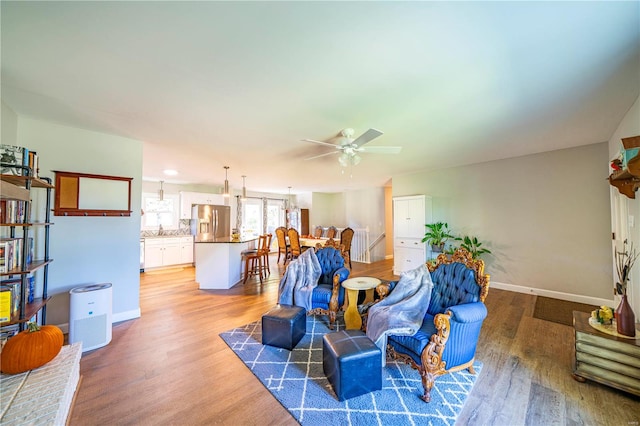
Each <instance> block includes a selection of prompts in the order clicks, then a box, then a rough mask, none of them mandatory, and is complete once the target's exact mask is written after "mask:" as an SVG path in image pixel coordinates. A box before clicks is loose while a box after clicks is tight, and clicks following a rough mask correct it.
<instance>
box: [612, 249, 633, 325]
mask: <svg viewBox="0 0 640 426" xmlns="http://www.w3.org/2000/svg"><path fill="white" fill-rule="evenodd" d="M627 244H628V242H627V240H624V242H623V246H622V247H623V248H622V251H618V250H615V259H616V272H617V273H618V282H617V283H616V289H615V290H616V291H615V292H616V294H620V295H622V299H621V300H620V304H619V305H618V307H617V308H616V326H617V330H618V333H620V334H622V335H624V336H631V337H633V336H635V335H636V317H635V314H634V313H633V310H632V309H631V305H629V301H628V300H627V283H628V281H629V275H630V274H631V269H633V265H634V264H635V263H636V260H637V259H638V256H639V255H638V254H637V253H636V250H635V249H634V247H633V243H631V246H630V247H629V248H628V249H627Z"/></svg>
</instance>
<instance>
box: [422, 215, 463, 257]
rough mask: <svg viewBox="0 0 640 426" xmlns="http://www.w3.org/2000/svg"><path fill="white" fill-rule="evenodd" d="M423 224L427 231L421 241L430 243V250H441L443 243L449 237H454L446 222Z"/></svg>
mask: <svg viewBox="0 0 640 426" xmlns="http://www.w3.org/2000/svg"><path fill="white" fill-rule="evenodd" d="M425 226H426V227H427V232H425V234H424V238H423V239H422V242H423V243H425V242H426V243H427V244H430V245H431V250H432V251H434V252H442V250H443V249H444V243H445V242H447V240H448V239H449V238H455V237H454V236H453V235H452V234H451V231H450V230H449V225H448V224H447V223H446V222H436V223H428V224H426V225H425Z"/></svg>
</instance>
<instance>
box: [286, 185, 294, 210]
mask: <svg viewBox="0 0 640 426" xmlns="http://www.w3.org/2000/svg"><path fill="white" fill-rule="evenodd" d="M294 208H295V207H294V206H293V204H292V203H291V187H289V199H288V200H287V209H288V210H293V209H294Z"/></svg>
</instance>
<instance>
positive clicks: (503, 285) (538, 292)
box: [489, 281, 616, 306]
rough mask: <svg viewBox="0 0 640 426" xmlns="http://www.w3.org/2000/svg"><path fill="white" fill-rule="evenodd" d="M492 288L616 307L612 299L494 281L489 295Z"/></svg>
mask: <svg viewBox="0 0 640 426" xmlns="http://www.w3.org/2000/svg"><path fill="white" fill-rule="evenodd" d="M492 288H497V289H498V290H507V291H514V292H516V293H526V294H533V295H536V296H544V297H552V298H554V299H561V300H568V301H570V302H577V303H586V304H588V305H596V306H603V305H606V306H616V305H614V300H613V299H610V300H609V299H601V298H599V297H591V296H583V295H581V294H571V293H563V292H561V291H553V290H544V289H541V288H534V287H524V286H520V285H515V284H507V283H499V282H495V281H492V282H491V285H490V286H489V293H491V289H492Z"/></svg>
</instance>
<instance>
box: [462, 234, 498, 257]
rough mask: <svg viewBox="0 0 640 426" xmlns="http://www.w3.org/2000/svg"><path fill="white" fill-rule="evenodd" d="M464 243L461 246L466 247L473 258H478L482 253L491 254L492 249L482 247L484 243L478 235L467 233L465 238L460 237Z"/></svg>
mask: <svg viewBox="0 0 640 426" xmlns="http://www.w3.org/2000/svg"><path fill="white" fill-rule="evenodd" d="M459 240H460V241H462V243H461V244H460V247H462V248H463V249H466V250H467V251H468V252H469V253H471V257H472V258H473V259H477V258H479V257H480V255H482V254H485V253H486V254H491V250H489V249H487V248H484V247H482V243H481V242H480V241H479V240H478V238H476V237H470V236H468V235H465V236H464V237H463V238H459Z"/></svg>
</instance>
